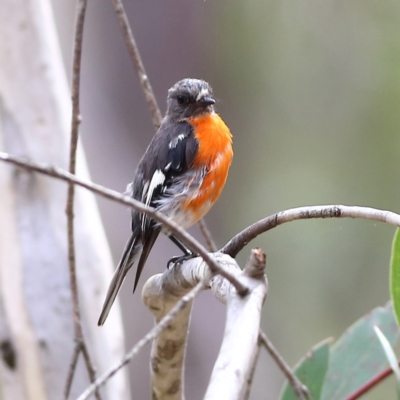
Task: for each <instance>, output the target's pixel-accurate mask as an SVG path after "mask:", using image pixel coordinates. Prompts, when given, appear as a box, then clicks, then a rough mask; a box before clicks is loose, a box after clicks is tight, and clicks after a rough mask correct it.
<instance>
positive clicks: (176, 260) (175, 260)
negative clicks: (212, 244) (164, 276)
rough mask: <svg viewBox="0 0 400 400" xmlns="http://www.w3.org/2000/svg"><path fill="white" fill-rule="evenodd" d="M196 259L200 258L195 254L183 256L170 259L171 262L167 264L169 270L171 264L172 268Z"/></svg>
mask: <svg viewBox="0 0 400 400" xmlns="http://www.w3.org/2000/svg"><path fill="white" fill-rule="evenodd" d="M196 257H198V255H197V254H194V253H190V254H184V255H183V256H174V257H172V258H170V259H169V261H168V262H167V269H170V267H171V264H172V266H175V265H177V264H181V263H183V262H184V261H187V260H191V259H192V258H196Z"/></svg>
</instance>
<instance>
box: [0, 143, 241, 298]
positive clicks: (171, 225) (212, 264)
mask: <svg viewBox="0 0 400 400" xmlns="http://www.w3.org/2000/svg"><path fill="white" fill-rule="evenodd" d="M0 160H3V161H5V162H8V163H11V164H14V165H18V166H19V167H22V168H25V169H28V170H31V171H35V172H39V173H41V174H44V175H48V176H51V177H53V178H57V179H61V180H63V181H66V182H69V183H74V184H75V185H78V186H81V187H83V188H85V189H88V190H90V191H91V192H94V193H97V194H99V195H101V196H103V197H105V198H108V199H111V200H114V201H116V202H117V203H121V204H124V205H126V206H129V207H132V208H134V209H135V210H137V211H139V212H141V213H145V214H147V215H148V216H150V217H151V218H153V219H154V220H156V221H157V222H160V223H161V224H163V225H164V226H165V227H167V228H168V231H169V232H171V233H172V234H173V235H174V236H176V237H178V239H180V240H181V241H182V242H183V243H184V244H185V245H186V246H188V247H189V249H190V250H192V251H193V252H195V253H197V254H198V255H199V256H200V257H201V258H202V259H203V260H204V261H205V262H206V263H207V265H208V266H209V268H210V270H211V272H212V273H213V274H219V275H221V276H223V277H224V278H225V279H227V280H228V281H229V282H230V283H231V284H232V286H234V287H235V289H236V290H237V292H238V293H239V294H240V295H241V296H245V295H247V294H248V292H249V289H248V288H247V287H246V286H245V285H243V284H242V283H241V282H240V281H239V280H238V279H237V278H236V277H235V276H233V275H231V274H230V273H229V272H227V271H226V270H225V269H224V268H222V267H221V266H220V265H218V263H217V262H216V261H215V260H214V259H213V257H212V256H210V254H209V253H208V252H207V249H206V248H205V247H204V246H202V245H201V244H200V243H199V242H198V241H197V240H196V239H195V238H194V237H193V236H191V235H190V234H189V233H187V232H186V231H185V230H184V229H183V228H181V227H180V226H179V225H178V224H177V223H175V222H174V221H173V220H171V219H170V218H168V217H166V216H165V215H164V214H162V213H160V212H158V211H156V210H155V209H154V208H152V207H147V206H146V205H144V204H143V203H142V202H140V201H137V200H135V199H133V198H131V197H129V196H124V195H122V194H120V193H118V192H116V191H114V190H111V189H107V188H105V187H103V186H101V185H97V184H96V183H93V182H90V181H86V180H83V179H80V178H78V177H76V176H75V175H73V174H71V173H69V172H67V171H64V170H63V169H61V168H58V167H55V166H49V165H46V164H39V163H35V162H32V161H27V160H24V159H22V158H19V157H15V156H12V155H10V154H7V153H4V152H1V151H0Z"/></svg>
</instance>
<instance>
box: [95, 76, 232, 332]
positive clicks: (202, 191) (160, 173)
mask: <svg viewBox="0 0 400 400" xmlns="http://www.w3.org/2000/svg"><path fill="white" fill-rule="evenodd" d="M215 103H216V101H215V99H214V97H213V90H212V88H211V86H210V84H209V83H207V82H206V81H204V80H201V79H192V78H186V79H183V80H180V81H179V82H177V83H176V84H175V85H173V86H172V87H171V88H170V89H169V90H168V95H167V111H166V114H165V116H164V118H163V120H162V122H161V125H160V127H159V129H158V130H157V132H156V134H155V135H154V137H153V139H152V140H151V142H150V144H149V146H148V148H147V150H146V152H145V153H144V155H143V157H142V159H141V160H140V162H139V164H138V167H137V169H136V172H135V176H134V179H133V182H132V183H131V184H130V185H128V192H129V194H130V195H131V197H132V198H133V199H136V200H139V201H141V202H143V203H144V204H145V205H147V206H150V207H153V208H155V209H156V210H157V211H159V212H161V213H163V214H164V215H166V216H167V217H169V218H171V219H172V220H173V221H174V222H176V223H177V224H178V225H180V226H181V227H183V228H185V229H186V228H188V227H190V226H192V225H193V224H195V223H196V222H198V221H199V220H200V219H201V218H202V217H203V216H204V215H205V214H206V213H207V212H208V211H209V210H210V208H211V207H212V206H213V204H214V203H215V202H216V201H217V199H218V198H219V196H220V194H221V192H222V190H223V188H224V186H225V182H226V179H227V176H228V171H229V168H230V165H231V162H232V157H233V148H232V134H231V132H230V130H229V128H228V127H227V125H226V124H225V122H224V121H223V120H222V118H221V117H220V116H219V115H218V114H217V113H216V112H215ZM131 229H132V234H131V236H130V238H129V240H128V242H127V243H126V245H125V249H124V251H123V254H122V257H121V260H120V262H119V264H118V266H117V268H116V270H115V273H114V276H113V278H112V280H111V283H110V285H109V289H108V292H107V295H106V298H105V301H104V305H103V309H102V311H101V314H100V318H99V320H98V325H99V326H101V325H103V324H104V322H105V321H106V318H107V316H108V314H109V312H110V309H111V307H112V305H113V303H114V300H115V298H116V296H117V294H118V291H119V289H120V288H121V285H122V283H123V281H124V279H125V276H126V274H127V272H128V271H129V269H130V268H131V267H132V266H133V264H134V263H135V262H136V260H137V259H138V260H139V261H138V266H137V271H136V277H135V282H134V286H133V292H134V291H135V289H136V286H137V284H138V281H139V278H140V275H141V272H142V270H143V267H144V265H145V263H146V260H147V257H148V256H149V253H150V251H151V249H152V247H153V245H154V243H155V241H156V239H157V237H158V235H159V234H160V232H162V231H163V233H165V234H166V235H167V236H168V237H169V238H170V239H171V240H172V242H173V243H175V245H177V246H178V247H179V248H180V249H181V250H182V251H183V253H184V254H183V256H180V257H173V258H172V259H171V260H170V262H172V263H174V264H175V263H180V262H183V261H184V260H186V259H190V258H192V257H196V256H197V255H196V254H194V253H193V252H192V251H191V250H189V249H188V248H187V247H186V246H185V245H184V244H183V243H182V242H181V241H180V240H179V239H178V238H177V237H175V236H174V235H172V234H171V233H170V232H168V231H167V230H166V229H164V228H163V227H162V226H161V224H159V223H158V222H157V221H155V220H153V219H152V218H150V217H149V216H147V215H146V214H144V213H140V212H138V211H136V210H132V226H131ZM169 264H170V263H168V265H169Z"/></svg>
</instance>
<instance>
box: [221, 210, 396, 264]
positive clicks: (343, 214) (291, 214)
mask: <svg viewBox="0 0 400 400" xmlns="http://www.w3.org/2000/svg"><path fill="white" fill-rule="evenodd" d="M399 217H400V216H399V215H398V214H396V213H393V212H391V211H385V210H379V209H376V208H369V207H358V206H344V205H327V206H306V207H298V208H292V209H289V210H285V211H280V212H278V213H276V214H273V215H270V216H269V217H267V218H264V219H261V220H260V221H257V222H255V223H254V224H252V225H250V226H248V227H247V228H245V229H243V230H242V231H241V232H239V233H238V234H237V235H235V236H234V237H233V238H232V239H231V240H230V241H229V242H228V243H227V244H226V245H225V246H224V247H223V248H222V249H221V252H222V253H226V254H229V255H230V256H231V257H236V256H237V254H238V253H239V252H240V251H241V250H242V249H243V248H244V247H245V246H246V245H247V244H248V243H249V242H250V241H251V240H253V239H254V238H256V237H257V236H258V235H260V234H261V233H264V232H266V231H269V230H270V229H272V228H275V227H277V226H278V225H282V224H284V223H285V222H291V221H296V220H299V219H311V218H363V219H370V220H374V221H380V222H386V223H389V224H391V225H395V226H400V218H399Z"/></svg>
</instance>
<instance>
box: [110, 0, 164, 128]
mask: <svg viewBox="0 0 400 400" xmlns="http://www.w3.org/2000/svg"><path fill="white" fill-rule="evenodd" d="M113 3H114V8H115V13H116V14H117V18H118V21H119V23H120V25H121V28H122V32H123V34H124V38H125V43H126V47H127V48H128V51H129V55H130V56H131V58H132V62H133V65H134V67H135V69H136V72H137V74H138V76H139V81H140V84H141V85H142V89H143V92H144V95H145V97H146V101H147V105H148V106H149V109H150V112H151V116H152V118H153V125H154V127H155V129H156V130H157V129H158V128H159V127H160V125H161V120H162V117H161V112H160V108H159V107H158V104H157V100H156V97H155V96H154V92H153V89H152V87H151V85H150V81H149V78H148V76H147V74H146V70H145V69H144V65H143V62H142V57H141V56H140V53H139V49H138V47H137V44H136V41H135V38H134V37H133V33H132V29H131V27H130V25H129V21H128V17H127V15H126V12H125V9H124V5H123V4H122V1H121V0H113Z"/></svg>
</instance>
